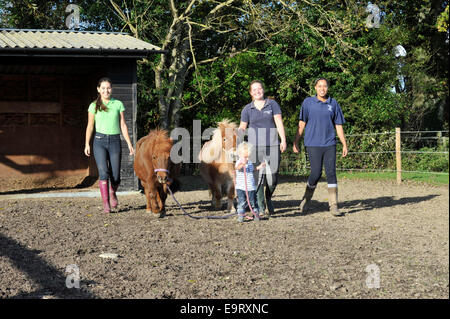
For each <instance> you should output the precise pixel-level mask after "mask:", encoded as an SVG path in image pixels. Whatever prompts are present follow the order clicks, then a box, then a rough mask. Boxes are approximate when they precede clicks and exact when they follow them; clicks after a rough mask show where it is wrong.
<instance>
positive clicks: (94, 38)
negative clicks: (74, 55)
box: [0, 29, 161, 53]
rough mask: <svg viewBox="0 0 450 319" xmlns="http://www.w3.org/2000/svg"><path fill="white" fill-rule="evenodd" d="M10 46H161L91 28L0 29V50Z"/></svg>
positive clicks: (145, 48) (142, 48)
mask: <svg viewBox="0 0 450 319" xmlns="http://www.w3.org/2000/svg"><path fill="white" fill-rule="evenodd" d="M11 49H25V50H27V51H32V50H48V51H51V50H52V49H56V50H57V49H64V50H70V49H73V50H77V51H78V52H80V50H81V51H84V50H86V53H89V52H90V51H98V50H101V51H102V52H108V51H115V52H119V51H121V52H129V53H133V51H136V50H137V51H141V52H143V51H147V52H149V53H150V52H155V51H156V52H160V51H161V49H160V48H158V47H157V46H154V45H152V44H150V43H148V42H145V41H142V40H139V39H136V38H134V37H132V36H130V35H128V34H126V33H118V32H93V31H72V30H23V29H0V51H2V50H11Z"/></svg>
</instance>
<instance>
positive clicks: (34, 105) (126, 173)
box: [0, 57, 137, 190]
mask: <svg viewBox="0 0 450 319" xmlns="http://www.w3.org/2000/svg"><path fill="white" fill-rule="evenodd" d="M102 76H108V77H110V78H111V80H112V81H113V85H114V86H113V88H114V90H113V97H115V98H116V99H119V100H121V101H123V103H124V105H125V108H126V110H125V119H126V122H127V126H128V130H129V134H130V137H131V139H132V141H133V144H134V143H135V142H136V140H135V139H136V134H135V132H136V128H135V127H134V123H135V117H136V99H137V92H136V62H135V60H134V59H117V58H115V59H107V58H94V59H88V58H51V59H49V58H32V57H26V58H25V57H24V58H9V59H8V58H5V57H2V58H1V60H0V178H1V177H6V176H7V177H11V176H17V177H21V176H70V175H79V174H86V175H88V174H90V175H97V170H96V167H95V161H94V159H93V156H91V157H90V158H87V157H86V156H85V155H84V153H83V149H84V138H85V130H86V123H87V108H88V105H89V103H90V102H92V100H93V99H95V96H96V94H97V92H96V84H97V81H98V79H99V78H100V77H102ZM133 160H134V159H133V157H132V156H129V152H128V147H127V144H126V142H125V141H124V140H123V138H122V171H121V179H122V183H121V187H120V189H121V190H131V189H137V179H136V178H135V176H134V170H133Z"/></svg>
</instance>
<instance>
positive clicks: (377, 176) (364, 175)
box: [337, 172, 449, 185]
mask: <svg viewBox="0 0 450 319" xmlns="http://www.w3.org/2000/svg"><path fill="white" fill-rule="evenodd" d="M337 176H338V178H348V179H368V180H387V179H388V180H397V173H395V172H338V173H337ZM402 180H403V181H414V182H419V183H429V184H434V185H448V184H449V175H448V174H433V173H406V172H403V173H402Z"/></svg>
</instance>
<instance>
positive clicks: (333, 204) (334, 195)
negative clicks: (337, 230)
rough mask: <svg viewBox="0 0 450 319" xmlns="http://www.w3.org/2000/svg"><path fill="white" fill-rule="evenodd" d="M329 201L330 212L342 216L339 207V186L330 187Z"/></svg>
mask: <svg viewBox="0 0 450 319" xmlns="http://www.w3.org/2000/svg"><path fill="white" fill-rule="evenodd" d="M328 203H329V205H330V213H331V214H332V215H333V216H342V215H343V214H342V213H341V212H340V211H339V209H338V204H337V203H338V189H337V187H328Z"/></svg>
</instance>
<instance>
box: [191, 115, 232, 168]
mask: <svg viewBox="0 0 450 319" xmlns="http://www.w3.org/2000/svg"><path fill="white" fill-rule="evenodd" d="M236 128H237V125H236V123H234V122H232V121H230V120H229V119H223V120H222V121H220V122H217V128H216V129H215V130H214V132H213V135H212V138H211V140H210V141H208V142H206V143H205V145H203V148H202V149H201V151H200V154H199V155H198V158H199V160H200V161H203V162H205V163H211V162H213V161H215V160H217V159H218V158H219V157H220V155H221V153H222V137H223V136H225V133H226V130H227V129H232V130H234V129H236Z"/></svg>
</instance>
